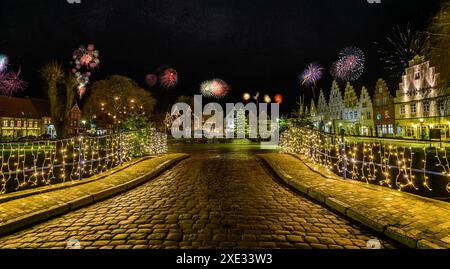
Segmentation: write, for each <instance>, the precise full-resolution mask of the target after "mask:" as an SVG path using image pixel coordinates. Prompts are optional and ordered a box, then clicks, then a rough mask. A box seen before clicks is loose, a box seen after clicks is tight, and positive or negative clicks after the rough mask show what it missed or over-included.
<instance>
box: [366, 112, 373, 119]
mask: <svg viewBox="0 0 450 269" xmlns="http://www.w3.org/2000/svg"><path fill="white" fill-rule="evenodd" d="M367 119H368V120H370V119H372V113H370V111H369V112H367Z"/></svg>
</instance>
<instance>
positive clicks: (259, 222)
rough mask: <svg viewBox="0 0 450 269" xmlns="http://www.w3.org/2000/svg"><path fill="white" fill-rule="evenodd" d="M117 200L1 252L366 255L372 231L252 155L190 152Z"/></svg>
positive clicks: (3, 241) (39, 229)
mask: <svg viewBox="0 0 450 269" xmlns="http://www.w3.org/2000/svg"><path fill="white" fill-rule="evenodd" d="M191 154H192V157H191V158H190V159H187V160H185V161H183V162H181V163H180V164H178V165H177V166H175V167H174V168H172V169H171V170H169V171H167V172H165V173H164V174H162V175H161V176H159V177H158V178H156V179H154V180H152V181H150V182H148V183H146V184H144V185H142V186H140V187H138V188H136V189H134V190H131V191H129V192H126V193H124V194H122V195H119V196H117V197H115V198H112V199H109V200H106V201H103V202H100V203H97V204H94V205H91V206H89V207H86V208H82V209H80V210H77V211H74V212H71V213H68V214H66V215H63V216H61V217H59V218H56V219H53V220H50V221H47V222H45V223H41V224H38V225H36V226H34V227H31V228H28V229H26V230H23V231H20V232H18V233H15V234H12V235H8V236H5V237H2V238H0V248H66V245H67V242H68V241H69V240H71V239H75V240H78V241H79V242H80V244H81V247H82V248H86V249H97V248H102V249H111V248H115V249H132V248H133V249H147V248H188V249H191V248H301V249H303V248H317V249H326V248H330V249H340V248H348V249H356V248H366V244H367V241H368V240H370V239H379V240H380V241H381V243H382V244H383V247H385V248H394V247H398V245H396V244H395V245H392V243H391V241H389V243H388V242H387V241H386V240H385V239H384V237H381V238H380V236H379V235H377V234H375V233H373V232H371V231H369V230H368V229H366V228H362V227H360V226H357V225H355V224H353V223H351V222H350V221H349V220H347V219H345V218H343V217H340V216H339V215H337V214H335V213H333V212H331V211H329V210H328V209H326V208H324V207H322V206H320V205H318V204H315V203H314V202H312V201H310V200H308V199H306V198H304V197H302V196H301V195H299V194H296V193H294V192H293V191H291V190H289V189H288V188H286V187H284V186H283V185H282V184H281V183H280V182H278V181H277V180H276V179H274V178H273V176H272V175H271V174H270V173H268V171H267V170H266V169H265V168H264V166H263V165H262V163H261V162H260V161H259V160H258V159H257V157H256V156H255V154H254V152H252V151H250V150H245V149H241V150H235V151H227V150H211V151H199V152H197V153H195V152H194V153H191Z"/></svg>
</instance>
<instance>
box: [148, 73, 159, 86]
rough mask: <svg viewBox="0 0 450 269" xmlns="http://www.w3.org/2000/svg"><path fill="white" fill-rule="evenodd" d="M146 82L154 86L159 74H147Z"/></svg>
mask: <svg viewBox="0 0 450 269" xmlns="http://www.w3.org/2000/svg"><path fill="white" fill-rule="evenodd" d="M145 82H146V83H147V85H148V86H149V87H150V88H152V87H154V86H155V85H156V83H157V82H158V76H157V75H155V74H148V75H147V76H145Z"/></svg>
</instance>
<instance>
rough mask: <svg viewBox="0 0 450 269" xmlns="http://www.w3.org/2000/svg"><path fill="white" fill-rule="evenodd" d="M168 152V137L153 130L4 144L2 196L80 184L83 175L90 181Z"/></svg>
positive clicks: (0, 148)
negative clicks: (126, 165)
mask: <svg viewBox="0 0 450 269" xmlns="http://www.w3.org/2000/svg"><path fill="white" fill-rule="evenodd" d="M80 145H81V149H82V150H81V152H82V155H81V157H80V155H79V152H80ZM166 152H167V135H166V134H162V133H159V132H157V131H156V130H155V129H153V128H148V129H144V130H139V131H132V132H124V133H122V134H121V135H120V134H112V135H106V136H98V137H83V136H80V137H74V138H70V139H64V140H58V141H36V142H25V143H20V142H17V143H2V144H0V194H4V193H9V192H14V191H20V190H25V189H30V188H34V187H39V186H48V185H51V184H57V183H63V182H66V181H73V180H78V179H79V178H80V174H81V176H82V178H86V177H90V176H93V175H95V174H100V173H103V172H106V171H108V170H111V169H113V168H114V167H116V166H118V165H120V163H121V160H122V161H123V162H128V161H130V160H132V159H133V158H136V157H140V156H145V155H160V154H164V153H166ZM80 161H81V162H80Z"/></svg>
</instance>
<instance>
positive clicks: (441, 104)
mask: <svg viewBox="0 0 450 269" xmlns="http://www.w3.org/2000/svg"><path fill="white" fill-rule="evenodd" d="M439 114H440V115H441V116H444V115H445V103H444V101H440V102H439Z"/></svg>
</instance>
